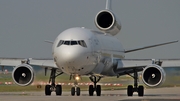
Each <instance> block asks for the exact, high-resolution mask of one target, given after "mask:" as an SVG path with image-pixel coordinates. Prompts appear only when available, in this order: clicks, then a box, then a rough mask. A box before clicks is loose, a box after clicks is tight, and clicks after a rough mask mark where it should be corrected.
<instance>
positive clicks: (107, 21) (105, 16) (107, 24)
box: [95, 10, 121, 36]
mask: <svg viewBox="0 0 180 101" xmlns="http://www.w3.org/2000/svg"><path fill="white" fill-rule="evenodd" d="M95 25H96V27H97V28H98V29H99V30H101V31H103V32H105V33H109V34H111V35H113V36H114V35H116V34H117V33H119V31H120V30H121V23H120V21H119V22H118V20H117V19H116V17H115V15H114V14H113V12H111V11H109V10H102V11H100V12H99V13H98V14H97V15H96V17H95Z"/></svg>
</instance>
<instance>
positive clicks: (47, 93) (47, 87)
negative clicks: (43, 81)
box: [45, 85, 51, 95]
mask: <svg viewBox="0 0 180 101" xmlns="http://www.w3.org/2000/svg"><path fill="white" fill-rule="evenodd" d="M45 95H51V85H46V86H45Z"/></svg>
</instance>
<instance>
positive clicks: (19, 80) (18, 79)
mask: <svg viewBox="0 0 180 101" xmlns="http://www.w3.org/2000/svg"><path fill="white" fill-rule="evenodd" d="M12 78H13V80H14V82H15V83H16V84H17V85H19V86H28V85H30V84H31V83H32V82H33V81H34V70H33V68H32V67H31V66H30V65H28V64H21V65H19V66H16V67H15V68H14V70H13V71H12Z"/></svg>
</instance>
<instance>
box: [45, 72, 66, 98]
mask: <svg viewBox="0 0 180 101" xmlns="http://www.w3.org/2000/svg"><path fill="white" fill-rule="evenodd" d="M61 74H63V73H62V72H61V73H59V74H57V75H56V69H52V70H51V75H50V78H49V83H50V82H51V85H46V86H45V95H51V92H52V91H55V92H56V95H58V96H60V95H61V94H62V86H61V85H56V84H55V78H56V77H57V76H59V75H61Z"/></svg>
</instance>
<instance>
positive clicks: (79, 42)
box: [78, 40, 87, 47]
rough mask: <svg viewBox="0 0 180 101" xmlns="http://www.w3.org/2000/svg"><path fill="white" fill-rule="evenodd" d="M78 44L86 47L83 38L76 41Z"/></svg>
mask: <svg viewBox="0 0 180 101" xmlns="http://www.w3.org/2000/svg"><path fill="white" fill-rule="evenodd" d="M78 44H79V45H81V46H83V47H87V46H86V43H85V42H84V40H80V41H78Z"/></svg>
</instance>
